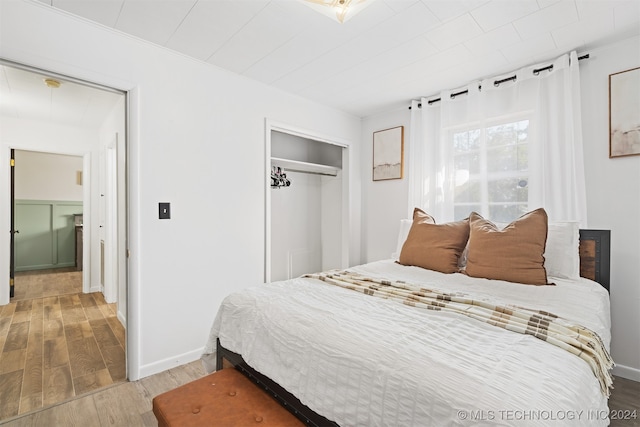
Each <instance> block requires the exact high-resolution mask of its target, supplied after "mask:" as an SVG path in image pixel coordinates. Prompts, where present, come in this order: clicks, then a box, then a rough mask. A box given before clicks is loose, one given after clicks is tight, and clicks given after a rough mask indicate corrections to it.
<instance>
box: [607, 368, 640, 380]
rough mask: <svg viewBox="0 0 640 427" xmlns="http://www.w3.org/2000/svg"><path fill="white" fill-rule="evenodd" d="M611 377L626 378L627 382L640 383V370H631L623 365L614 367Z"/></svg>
mask: <svg viewBox="0 0 640 427" xmlns="http://www.w3.org/2000/svg"><path fill="white" fill-rule="evenodd" d="M613 375H615V376H616V377H622V378H626V379H628V380H633V381H638V382H640V369H636V368H631V367H629V366H624V365H616V366H614V368H613Z"/></svg>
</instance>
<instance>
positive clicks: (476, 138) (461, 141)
mask: <svg viewBox="0 0 640 427" xmlns="http://www.w3.org/2000/svg"><path fill="white" fill-rule="evenodd" d="M453 149H454V152H456V153H465V152H467V151H471V150H478V149H480V129H474V130H470V131H465V132H457V133H454V134H453Z"/></svg>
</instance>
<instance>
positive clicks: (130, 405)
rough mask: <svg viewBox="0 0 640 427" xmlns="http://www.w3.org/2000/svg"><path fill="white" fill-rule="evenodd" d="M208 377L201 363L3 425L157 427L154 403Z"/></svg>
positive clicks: (114, 386) (127, 384)
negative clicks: (176, 390) (159, 398)
mask: <svg viewBox="0 0 640 427" xmlns="http://www.w3.org/2000/svg"><path fill="white" fill-rule="evenodd" d="M204 375H205V372H204V369H203V368H202V363H201V362H200V361H199V360H196V361H195V362H191V363H188V364H186V365H182V366H178V367H176V368H173V369H170V370H168V371H164V372H161V373H159V374H156V375H152V376H149V377H146V378H143V379H141V380H139V381H134V382H123V383H119V384H116V385H113V386H111V387H108V388H106V389H102V390H98V391H95V392H92V393H89V394H86V395H84V396H81V397H77V398H74V399H71V400H68V401H66V402H64V403H62V404H58V405H55V406H52V407H50V408H47V409H43V410H40V411H37V412H34V413H31V414H28V415H24V416H20V417H17V418H14V419H11V420H7V421H5V422H3V421H0V425H6V426H7V427H36V426H38V427H39V426H47V427H49V426H52V427H56V426H65V427H73V426H78V427H107V426H109V427H120V426H121V427H136V426H141V427H146V426H150V427H156V426H157V425H158V422H157V420H156V418H155V416H154V415H153V412H151V400H152V399H153V398H154V397H155V396H157V395H159V394H161V393H164V392H165V391H169V390H172V389H174V388H176V387H179V386H181V385H183V384H186V383H188V382H191V381H193V380H196V379H198V378H201V377H203V376H204Z"/></svg>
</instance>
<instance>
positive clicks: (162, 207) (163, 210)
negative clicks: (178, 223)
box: [158, 202, 171, 219]
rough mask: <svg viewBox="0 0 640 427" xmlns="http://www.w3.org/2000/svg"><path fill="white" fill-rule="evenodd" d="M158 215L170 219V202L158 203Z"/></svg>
mask: <svg viewBox="0 0 640 427" xmlns="http://www.w3.org/2000/svg"><path fill="white" fill-rule="evenodd" d="M158 210H159V212H158V217H159V218H160V219H170V218H171V206H170V203H164V202H160V203H158Z"/></svg>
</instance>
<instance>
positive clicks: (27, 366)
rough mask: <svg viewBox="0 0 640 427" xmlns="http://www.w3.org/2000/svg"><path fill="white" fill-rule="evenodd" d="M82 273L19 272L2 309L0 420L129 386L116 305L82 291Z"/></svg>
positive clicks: (64, 271)
mask: <svg viewBox="0 0 640 427" xmlns="http://www.w3.org/2000/svg"><path fill="white" fill-rule="evenodd" d="M81 275H82V272H78V271H72V270H63V271H55V270H47V271H39V272H33V273H31V272H29V273H20V274H16V278H15V298H12V299H11V301H10V303H9V304H7V305H4V306H0V420H2V419H7V418H10V417H14V416H16V415H19V414H25V413H28V412H31V411H33V410H38V409H41V408H44V407H47V406H50V405H53V404H56V403H59V402H62V401H66V400H67V399H69V398H73V397H75V396H80V395H83V394H85V393H87V392H91V391H93V390H97V389H99V388H102V387H105V386H109V385H111V384H114V383H117V382H122V381H125V380H126V360H125V331H124V328H123V326H122V324H121V323H120V321H119V320H118V319H117V316H116V307H115V304H107V303H106V302H105V300H104V298H103V296H102V294H101V293H91V294H83V293H82V277H81Z"/></svg>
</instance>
